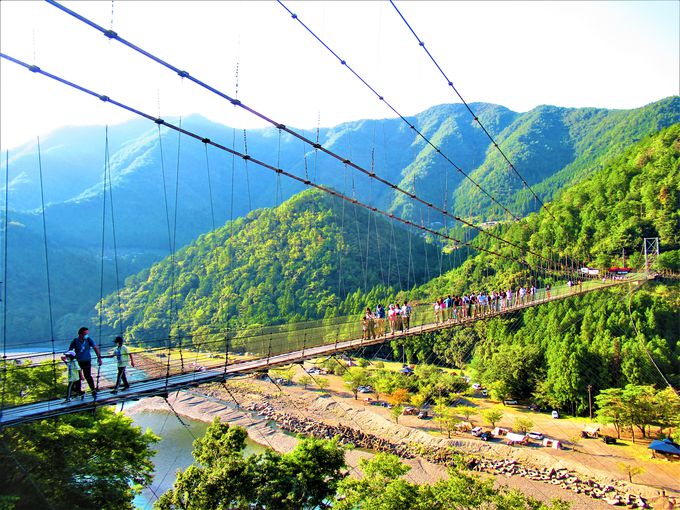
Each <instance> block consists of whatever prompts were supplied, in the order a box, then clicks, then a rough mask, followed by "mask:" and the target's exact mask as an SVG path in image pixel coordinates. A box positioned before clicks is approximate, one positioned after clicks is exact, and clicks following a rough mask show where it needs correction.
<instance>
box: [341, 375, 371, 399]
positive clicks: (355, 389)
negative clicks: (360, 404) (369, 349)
mask: <svg viewBox="0 0 680 510" xmlns="http://www.w3.org/2000/svg"><path fill="white" fill-rule="evenodd" d="M342 378H343V379H344V380H345V386H346V387H347V388H348V389H349V390H350V391H351V392H352V394H353V395H354V400H357V397H358V393H359V386H366V385H368V383H369V382H370V374H369V373H368V370H366V369H365V368H361V367H351V368H349V369H348V370H347V371H346V372H345V374H344V375H343V376H342Z"/></svg>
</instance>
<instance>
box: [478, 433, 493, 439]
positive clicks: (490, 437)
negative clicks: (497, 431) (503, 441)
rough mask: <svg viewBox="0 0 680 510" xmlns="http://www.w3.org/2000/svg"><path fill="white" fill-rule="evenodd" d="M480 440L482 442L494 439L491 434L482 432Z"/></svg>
mask: <svg viewBox="0 0 680 510" xmlns="http://www.w3.org/2000/svg"><path fill="white" fill-rule="evenodd" d="M479 439H481V440H482V441H491V440H492V439H493V435H492V434H491V432H482V433H481V434H480V436H479Z"/></svg>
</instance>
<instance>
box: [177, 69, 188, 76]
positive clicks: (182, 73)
mask: <svg viewBox="0 0 680 510" xmlns="http://www.w3.org/2000/svg"><path fill="white" fill-rule="evenodd" d="M177 75H178V76H179V77H180V78H188V77H189V73H188V72H187V71H177Z"/></svg>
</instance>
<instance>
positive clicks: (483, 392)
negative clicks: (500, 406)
mask: <svg viewBox="0 0 680 510" xmlns="http://www.w3.org/2000/svg"><path fill="white" fill-rule="evenodd" d="M482 396H484V397H488V396H489V392H488V391H486V388H485V389H483V390H482Z"/></svg>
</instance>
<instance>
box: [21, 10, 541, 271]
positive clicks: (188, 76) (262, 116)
mask: <svg viewBox="0 0 680 510" xmlns="http://www.w3.org/2000/svg"><path fill="white" fill-rule="evenodd" d="M45 1H46V2H47V3H49V4H50V5H53V6H54V7H56V8H58V9H59V10H61V11H63V12H65V13H66V14H69V15H71V16H73V17H74V18H76V19H77V20H79V21H81V22H83V23H85V24H86V25H88V26H90V27H92V28H94V29H95V30H98V31H99V32H101V33H102V34H103V35H104V36H106V37H108V38H109V39H112V40H116V41H118V42H120V43H121V44H123V45H125V46H127V47H128V48H130V49H132V50H134V51H136V52H138V53H140V54H142V55H144V56H145V57H147V58H149V59H151V60H153V61H154V62H156V63H158V64H160V65H162V66H163V67H165V68H167V69H169V70H171V71H173V72H174V73H176V74H177V75H178V76H180V77H181V78H183V79H186V80H189V81H191V82H193V83H195V84H196V85H198V86H200V87H202V88H204V89H206V90H208V91H210V92H212V93H214V94H216V95H217V96H219V97H221V98H223V99H225V100H227V101H229V102H230V103H231V104H232V105H234V106H238V107H239V108H242V109H244V110H245V111H247V112H249V113H251V114H252V115H255V116H256V117H258V118H260V119H261V120H264V121H265V122H267V123H269V124H271V125H273V126H275V127H276V128H278V129H281V130H282V131H285V132H286V133H288V134H290V135H291V136H293V137H295V138H297V139H299V140H301V141H303V142H304V143H306V144H308V145H310V146H312V147H314V148H315V149H317V150H320V151H321V152H323V153H325V154H326V155H328V156H330V157H331V158H334V159H336V160H338V161H340V162H342V163H343V164H345V165H347V166H349V167H351V168H354V169H355V170H357V171H359V172H361V173H363V174H365V175H367V176H369V177H370V178H371V179H375V180H377V181H379V182H380V183H382V184H384V185H386V186H388V187H390V188H392V189H393V190H395V191H397V192H399V193H402V194H404V195H406V196H407V197H409V198H410V199H411V200H415V201H417V202H419V203H420V204H422V205H424V206H426V207H427V208H428V209H433V210H435V211H437V212H439V213H440V214H443V215H446V216H449V217H450V218H452V219H454V220H456V221H458V222H461V223H463V224H465V225H467V226H468V227H470V228H474V229H475V230H477V231H479V232H480V233H484V234H485V235H488V236H490V237H493V238H495V239H496V240H498V241H500V242H503V243H506V244H511V245H514V243H512V242H511V241H508V240H506V239H503V238H500V237H498V236H496V235H495V234H493V233H491V232H489V231H487V230H486V229H483V228H481V227H480V226H478V225H474V224H472V223H470V222H466V221H465V220H463V219H462V218H460V217H458V216H456V215H453V214H451V213H449V212H448V211H445V210H443V209H441V208H439V207H436V206H435V205H434V204H432V203H431V202H428V201H426V200H424V199H422V198H420V197H418V196H417V195H415V194H413V193H409V192H408V191H406V190H404V189H402V188H400V187H399V186H398V185H397V184H394V183H392V182H390V181H388V180H386V179H383V178H382V177H380V176H378V175H376V174H374V173H371V172H370V171H369V170H366V169H365V168H363V167H362V166H360V165H358V164H357V163H354V162H353V161H352V160H351V159H349V158H345V157H343V156H341V155H339V154H337V153H335V152H333V151H331V150H330V149H327V148H326V147H324V146H322V145H321V144H319V143H318V142H314V141H312V140H311V139H309V138H307V137H305V136H304V135H302V134H300V133H298V132H296V131H294V130H293V129H291V128H289V127H287V126H286V125H285V124H282V123H279V122H277V121H275V120H273V119H271V118H270V117H268V116H266V115H265V114H263V113H261V112H259V111H257V110H255V109H253V108H251V107H250V106H248V105H246V104H244V103H242V102H241V101H240V100H239V99H237V98H232V97H231V96H229V95H228V94H225V93H224V92H222V91H220V90H218V89H216V88H215V87H213V86H211V85H209V84H207V83H205V82H203V81H201V80H199V79H198V78H195V77H194V76H192V75H191V74H189V72H188V71H184V70H181V69H179V68H178V67H176V66H174V65H172V64H170V63H169V62H166V61H165V60H163V59H161V58H159V57H157V56H155V55H153V54H152V53H150V52H148V51H146V50H144V49H142V48H140V47H139V46H137V45H135V44H133V43H131V42H130V41H127V40H126V39H124V38H122V37H120V36H119V35H118V34H117V33H116V32H114V31H113V30H107V29H105V28H104V27H102V26H100V25H98V24H97V23H95V22H93V21H91V20H89V19H88V18H86V17H84V16H82V15H80V14H78V13H76V12H75V11H73V10H71V9H69V8H67V7H65V6H63V5H61V4H60V3H58V2H56V1H55V0H45ZM279 3H280V4H281V5H282V6H283V7H284V8H285V9H286V10H288V8H287V7H286V6H285V5H284V4H283V3H281V2H280V1H279ZM288 12H290V11H289V10H288ZM290 13H291V16H293V18H294V19H297V20H298V21H300V20H299V19H298V18H297V16H296V15H295V14H293V13H292V12H290ZM300 23H302V22H301V21H300ZM303 26H305V25H304V24H303ZM305 28H307V27H306V26H305ZM307 30H308V31H310V33H312V34H313V35H314V37H316V38H317V39H318V37H317V36H316V35H315V34H314V33H313V32H311V30H310V29H309V28H307ZM318 40H319V41H320V42H321V43H322V44H323V45H324V46H325V47H326V48H327V49H328V50H329V51H331V53H333V55H334V56H336V58H338V60H340V62H341V63H342V64H343V65H345V66H346V67H347V68H348V69H350V71H352V73H353V74H355V75H356V76H357V77H358V78H359V79H360V80H361V81H362V82H364V83H365V84H366V85H367V86H369V88H371V90H372V91H373V92H374V93H375V94H376V95H377V96H378V98H379V99H380V100H381V101H384V102H385V104H388V103H387V102H386V101H385V99H384V98H383V97H382V96H381V95H380V94H378V93H377V92H375V90H374V89H373V88H372V87H370V85H368V83H366V82H365V81H364V80H363V79H362V78H361V77H360V76H359V75H358V74H357V73H356V72H355V71H354V70H352V69H351V67H349V66H347V63H346V61H344V60H342V59H340V58H339V57H338V56H337V54H335V52H333V51H332V50H331V49H330V48H328V47H327V46H326V45H325V44H324V43H323V41H321V40H320V39H318ZM33 67H36V66H33ZM388 105H389V104H388ZM390 108H392V107H391V106H390ZM392 109H393V111H394V112H395V113H396V114H397V115H399V117H400V118H401V119H402V120H404V121H405V122H406V123H408V125H409V127H410V128H411V129H412V130H414V131H415V132H416V133H418V134H419V136H421V137H422V138H423V140H425V141H426V142H427V143H428V144H429V145H430V146H431V147H432V148H433V149H434V150H435V151H436V152H437V153H439V154H441V155H442V157H444V158H445V159H446V160H447V161H448V162H449V163H450V164H451V165H452V166H454V168H456V169H457V170H458V171H459V172H461V173H462V174H463V175H465V177H466V178H468V179H470V180H471V181H472V182H474V183H475V185H476V186H477V187H478V188H479V189H480V190H481V191H482V192H483V193H484V194H486V195H487V196H488V197H489V198H490V199H491V200H492V201H494V202H495V203H498V204H499V205H500V206H501V207H502V208H503V209H504V210H505V211H507V212H508V214H510V215H511V216H512V217H513V218H514V219H515V220H517V221H519V220H520V218H519V217H517V216H516V215H514V214H513V213H512V212H510V211H509V210H508V209H507V208H505V206H503V205H502V204H500V203H499V202H498V201H497V200H496V199H495V198H494V197H493V196H491V195H490V194H489V193H488V192H487V191H486V190H484V189H483V188H481V187H480V186H479V184H477V183H476V181H474V180H472V179H471V178H470V177H469V176H468V175H467V173H466V172H465V171H464V170H463V169H462V168H460V167H458V166H457V165H456V164H455V163H454V162H453V161H451V160H450V159H449V158H448V157H447V156H446V155H445V154H443V153H442V151H441V149H439V148H438V147H437V146H435V145H434V144H433V143H432V142H431V141H430V140H429V139H428V138H427V137H425V136H424V135H423V134H422V133H420V131H418V130H417V128H416V127H415V126H414V125H413V124H411V123H410V122H408V120H407V119H406V118H405V117H403V116H402V115H401V114H399V113H398V112H397V111H396V110H395V109H394V108H392ZM246 153H247V150H246ZM514 246H515V247H516V248H518V249H520V250H523V251H528V250H524V249H523V248H521V247H520V246H517V245H514ZM529 252H530V251H529ZM530 253H532V255H535V256H537V257H539V258H543V256H542V255H540V254H538V253H533V252H530Z"/></svg>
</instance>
